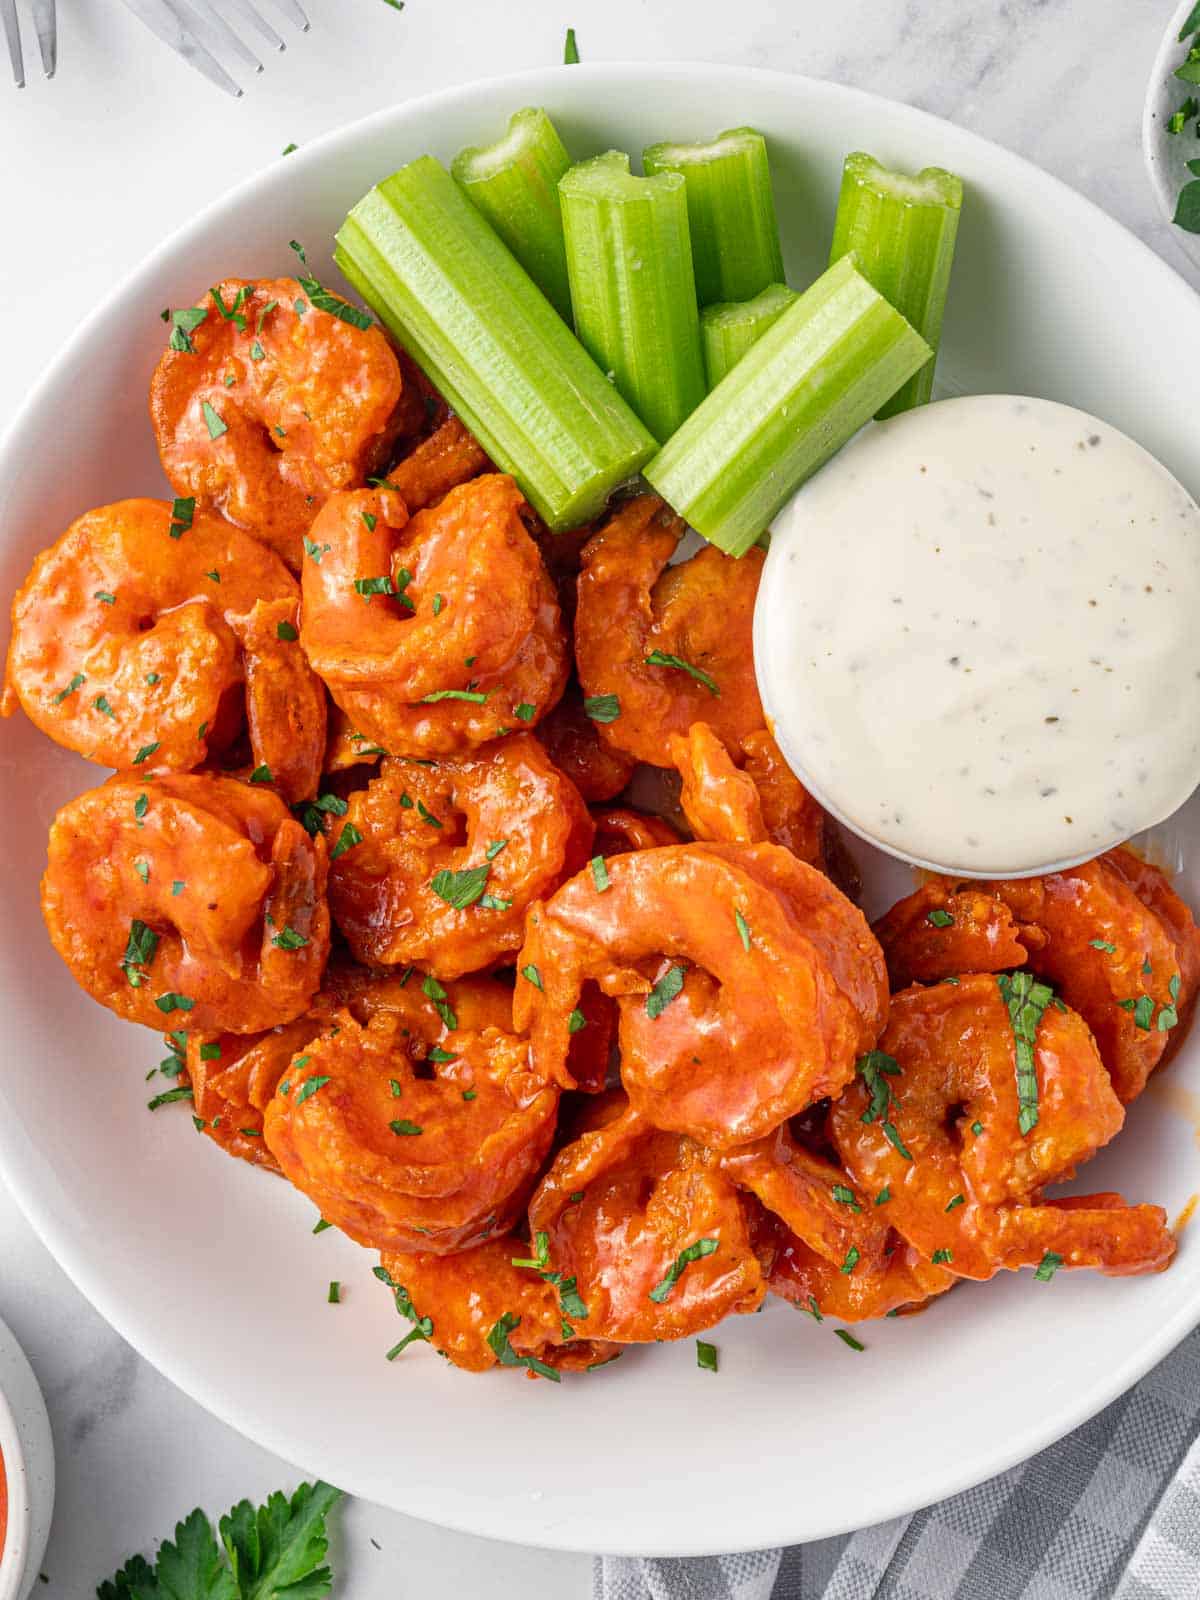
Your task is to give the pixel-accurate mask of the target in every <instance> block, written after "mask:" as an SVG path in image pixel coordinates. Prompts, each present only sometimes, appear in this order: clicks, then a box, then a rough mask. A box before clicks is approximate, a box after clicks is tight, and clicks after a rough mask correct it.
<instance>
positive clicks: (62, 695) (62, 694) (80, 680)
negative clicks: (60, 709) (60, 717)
mask: <svg viewBox="0 0 1200 1600" xmlns="http://www.w3.org/2000/svg"><path fill="white" fill-rule="evenodd" d="M86 682H87V679H86V678H85V677H84V675H83V673H82V672H77V673H76V674H75V676H74V677H73V678H72V679H71V681H70V683H69V684H67V686H66V688H65V689H60V690H59V691H58V693H57V694H56V695H55V696H54V704H55V705H56V706H60V705H62V703H63V701H64V700H65V699H66V698H67V696H68V695H69V694H74V693H75V691H76V689H82V688H83V686H84V684H85V683H86Z"/></svg>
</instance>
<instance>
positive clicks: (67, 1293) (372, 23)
mask: <svg viewBox="0 0 1200 1600" xmlns="http://www.w3.org/2000/svg"><path fill="white" fill-rule="evenodd" d="M306 3H307V8H308V11H309V15H310V16H311V18H312V20H313V28H312V32H311V34H309V35H308V36H307V37H306V38H302V39H301V38H296V39H294V40H293V42H292V48H290V49H289V50H288V52H287V54H286V55H284V56H280V57H272V58H271V59H270V61H269V62H268V66H267V71H266V72H265V73H264V74H263V76H261V77H259V78H257V79H255V80H254V81H253V82H252V83H251V84H250V87H249V91H248V93H247V94H246V95H245V97H244V98H243V99H242V100H240V101H237V102H234V101H232V100H229V99H227V98H226V97H225V96H223V95H221V94H220V93H219V92H218V91H216V90H215V89H212V88H210V87H209V85H208V84H206V83H205V82H204V81H203V80H202V79H201V78H200V77H199V76H198V75H197V74H195V73H193V72H191V71H189V70H188V69H187V68H186V67H185V66H184V65H183V64H182V63H181V62H179V61H178V60H177V58H176V57H174V56H173V55H171V54H170V53H169V52H168V51H167V50H166V49H165V48H164V47H162V46H161V45H159V44H158V43H157V41H155V40H154V39H153V38H152V37H151V35H150V34H149V33H147V32H146V31H145V29H143V28H142V27H141V26H140V24H139V23H137V22H136V21H135V19H134V18H133V17H132V16H131V15H130V13H129V12H127V11H126V10H124V9H123V8H122V7H121V6H119V5H116V4H115V3H114V0H68V3H67V4H65V5H60V7H59V11H60V45H59V59H60V69H59V73H58V77H57V78H56V80H55V81H54V82H53V83H49V84H48V83H45V82H43V81H42V80H41V79H40V77H39V76H37V75H36V73H35V72H33V71H31V72H30V83H29V87H28V88H27V89H25V90H24V91H23V92H22V93H17V92H15V91H14V90H12V89H11V88H10V87H9V85H8V83H7V81H6V75H5V73H4V71H3V70H2V69H0V150H3V152H4V161H3V169H4V170H3V176H2V177H0V198H2V201H3V208H4V214H5V216H6V217H8V218H9V237H8V241H7V245H8V247H7V249H6V250H5V251H4V252H3V254H2V255H0V307H3V313H2V315H3V327H4V355H3V361H2V362H0V427H3V426H6V425H7V423H8V421H9V419H10V418H11V416H12V415H13V413H14V411H15V409H16V407H17V405H18V404H19V403H20V401H21V399H22V398H23V396H24V394H25V392H26V390H27V388H28V387H29V385H30V384H31V383H32V382H33V380H34V379H35V378H36V377H37V376H38V374H39V372H40V370H41V368H42V366H43V365H44V363H45V361H46V359H47V357H48V356H49V355H50V354H52V353H53V352H54V350H55V348H56V347H57V346H58V344H59V343H60V342H61V340H62V339H63V338H65V337H66V335H67V334H68V333H69V332H70V330H71V328H72V326H73V325H74V323H75V322H76V321H77V320H78V318H79V317H80V316H81V315H82V314H83V313H84V312H85V311H86V310H87V309H88V308H89V307H90V306H91V304H92V303H93V302H94V300H95V299H96V298H97V297H98V296H100V295H103V294H104V293H106V292H107V290H108V288H109V286H110V285H111V284H112V283H113V282H114V281H116V280H118V279H119V278H120V277H121V276H122V275H123V274H124V273H125V272H126V271H128V270H129V269H130V268H131V267H132V266H133V265H134V264H135V263H136V262H138V260H139V259H140V258H141V257H142V255H143V254H144V253H145V252H146V251H147V250H148V249H149V248H150V247H151V246H152V245H153V244H155V243H156V242H157V241H158V240H159V239H160V238H161V237H162V236H163V235H164V234H165V233H167V232H169V231H170V230H171V229H173V228H175V227H176V226H177V225H179V224H180V223H182V222H183V221H185V220H186V219H187V218H188V217H190V216H191V215H193V214H194V213H195V212H196V211H197V210H198V209H199V208H200V207H201V206H203V205H204V204H205V203H207V202H208V201H209V200H210V199H213V198H215V197H216V196H218V195H219V194H220V193H222V191H224V190H225V189H226V188H227V187H228V186H229V185H230V184H232V183H234V182H236V181H237V180H239V179H240V178H242V177H244V176H246V175H247V174H249V173H251V172H253V171H255V170H256V169H257V168H259V167H261V166H262V165H263V164H265V163H267V162H269V161H273V160H276V159H278V158H279V155H280V152H281V151H282V149H283V146H284V145H285V144H287V143H289V142H291V141H294V142H296V143H303V142H304V141H305V140H306V139H311V138H313V137H315V136H316V135H317V134H320V133H323V132H325V131H326V130H328V129H330V128H333V127H336V126H338V125H340V124H342V123H344V122H347V121H350V120H352V119H354V118H356V117H359V116H361V115H363V114H365V113H367V112H369V111H373V110H375V109H377V108H379V107H381V106H384V105H388V104H392V103H394V102H396V101H398V100H402V99H406V98H409V97H411V96H413V95H417V94H420V93H423V92H426V91H428V90H430V89H435V88H439V87H442V86H444V85H448V84H452V83H459V82H465V81H468V80H470V79H472V78H475V77H480V76H483V75H490V74H494V73H502V72H508V71H516V70H518V69H520V68H524V67H529V66H534V65H538V64H541V63H544V62H552V61H557V60H558V59H560V56H561V50H562V40H563V33H564V28H565V26H566V24H568V23H570V24H572V25H573V26H574V27H575V29H576V31H577V34H578V38H579V46H580V51H581V54H582V55H583V56H584V57H585V58H586V59H588V60H593V61H600V60H619V59H642V60H666V59H681V58H690V59H697V60H709V61H729V62H737V63H743V64H747V65H753V66H769V67H774V68H781V69H784V70H790V71H795V72H804V73H808V74H811V75H813V76H816V77H825V78H833V79H837V80H839V81H841V82H844V83H850V84H855V85H857V86H859V87H861V88H865V89H870V90H874V91H876V92H877V93H880V94H884V95H889V96H891V97H893V98H896V99H900V100H907V101H909V102H911V103H912V104H914V105H917V106H921V107H923V108H924V109H926V110H928V111H932V112H936V113H937V114H939V115H941V116H944V117H948V118H950V119H952V120H953V121H955V122H958V123H961V124H962V125H964V126H965V127H969V128H971V129H974V130H975V131H977V132H978V133H981V134H984V135H986V136H987V137H989V138H992V139H995V140H998V141H999V142H1000V143H1002V144H1005V145H1007V146H1009V147H1010V148H1012V149H1014V150H1018V151H1020V152H1021V153H1022V154H1023V155H1026V156H1028V157H1030V158H1031V159H1032V160H1034V161H1037V162H1038V163H1039V164H1040V165H1042V166H1044V167H1046V168H1048V169H1049V170H1050V171H1052V172H1054V173H1055V174H1057V175H1058V176H1059V177H1061V178H1063V179H1065V180H1066V181H1067V182H1068V183H1070V184H1073V185H1074V186H1075V187H1076V188H1078V189H1081V190H1083V191H1084V193H1086V194H1088V195H1089V196H1090V197H1091V198H1092V199H1094V200H1096V201H1097V202H1099V204H1100V205H1102V206H1103V207H1104V208H1105V209H1106V210H1107V211H1109V212H1111V213H1112V214H1113V215H1114V216H1116V217H1117V218H1119V219H1120V220H1121V221H1122V222H1124V223H1125V224H1126V225H1127V226H1128V227H1130V228H1132V229H1133V230H1134V231H1135V232H1136V233H1138V234H1139V235H1141V237H1142V238H1144V239H1145V240H1147V241H1148V242H1149V243H1150V244H1151V245H1153V246H1154V247H1155V248H1156V249H1159V250H1160V251H1162V253H1163V254H1164V255H1165V256H1166V257H1167V259H1168V260H1169V261H1170V262H1171V263H1172V265H1174V266H1176V267H1178V268H1179V269H1180V270H1181V271H1183V272H1184V273H1185V275H1186V276H1188V277H1189V279H1190V281H1191V282H1192V283H1193V285H1195V286H1197V287H1200V271H1197V270H1196V269H1194V268H1191V267H1189V266H1188V264H1187V262H1186V260H1185V258H1184V257H1183V255H1182V253H1181V251H1180V250H1179V249H1178V246H1177V245H1176V243H1175V241H1174V239H1173V238H1172V237H1171V230H1170V228H1169V227H1168V226H1167V225H1166V224H1164V223H1162V222H1161V221H1160V220H1159V219H1158V215H1157V212H1156V210H1155V205H1154V200H1153V196H1152V195H1151V192H1150V188H1149V185H1148V183H1147V180H1146V177H1145V174H1144V172H1143V168H1142V161H1141V152H1140V149H1139V144H1138V126H1139V119H1140V113H1141V105H1142V97H1143V94H1144V90H1145V85H1146V79H1147V75H1148V73H1149V71H1150V66H1151V63H1152V61H1153V58H1154V54H1155V50H1156V48H1157V45H1158V42H1159V38H1160V36H1161V34H1162V31H1163V29H1164V28H1165V26H1166V24H1167V21H1168V19H1169V17H1170V14H1171V10H1172V4H1171V0H1099V3H1094V4H1090V5H1089V4H1085V3H1084V0H1005V3H1003V4H1001V5H997V4H995V3H994V0H837V3H836V4H830V3H825V4H817V3H816V0H739V3H738V4H737V5H736V6H733V7H731V6H730V5H729V4H728V3H725V0H570V5H569V6H560V5H558V4H554V5H548V4H547V3H546V0H509V3H508V4H506V5H503V6H499V5H493V4H490V3H486V0H408V3H407V6H406V8H405V9H404V10H403V11H401V12H398V11H396V10H395V9H393V8H392V7H391V6H388V5H385V4H384V3H383V0H306ZM18 9H20V0H18ZM264 9H267V10H269V9H270V7H269V5H268V6H265V7H264ZM468 24H469V25H468ZM752 116H753V109H752V108H748V112H747V117H748V120H750V119H752ZM863 142H864V144H865V145H866V146H867V147H868V148H869V147H870V130H869V129H864V131H863ZM931 158H932V159H936V152H932V153H931ZM233 265H234V267H235V268H236V267H237V266H238V265H239V264H238V263H236V262H235V263H234V264H233ZM241 266H242V268H243V269H247V270H252V265H251V264H249V263H243V264H241ZM56 532H57V530H52V529H48V530H46V534H47V539H49V538H50V537H52V536H53V534H54V533H56ZM20 914H26V912H25V911H24V910H22V911H21V912H20ZM54 1069H55V1068H54V1063H48V1064H47V1070H48V1071H52V1070H54ZM0 1317H3V1318H4V1319H5V1320H6V1321H7V1322H8V1323H9V1324H10V1325H11V1326H12V1328H13V1330H14V1332H15V1333H16V1334H17V1336H18V1338H19V1339H20V1340H21V1342H22V1343H23V1344H24V1346H25V1349H26V1351H27V1353H28V1355H29V1357H30V1360H31V1361H32V1363H33V1365H34V1368H35V1369H36V1371H37V1373H38V1375H39V1377H40V1379H41V1382H42V1386H43V1388H44V1390H45V1394H46V1400H47V1404H48V1406H49V1410H50V1416H51V1420H52V1423H53V1427H54V1435H55V1443H56V1447H57V1453H58V1473H59V1494H58V1504H57V1508H56V1513H55V1520H54V1527H53V1531H52V1533H51V1539H50V1547H49V1550H48V1552H47V1555H46V1559H45V1563H44V1567H45V1572H46V1576H47V1578H48V1580H49V1581H48V1583H47V1584H46V1585H45V1586H44V1587H39V1589H38V1594H39V1595H45V1596H46V1597H47V1600H55V1597H62V1600H75V1597H78V1596H84V1595H88V1594H91V1593H92V1592H93V1591H94V1588H95V1585H96V1583H97V1582H98V1581H100V1580H101V1579H103V1578H105V1577H107V1576H108V1575H110V1574H111V1573H112V1571H113V1570H114V1569H115V1567H116V1566H117V1565H118V1564H119V1563H120V1561H121V1560H122V1559H123V1558H124V1557H125V1556H126V1555H127V1554H129V1553H130V1552H132V1551H134V1550H145V1551H150V1550H152V1549H153V1547H154V1545H155V1541H156V1540H157V1539H158V1538H160V1537H161V1536H162V1535H163V1534H164V1533H166V1532H168V1531H169V1530H170V1528H171V1527H172V1526H173V1524H174V1522H175V1520H176V1519H177V1517H179V1516H181V1515H184V1514H186V1513H187V1512H188V1511H190V1510H191V1508H192V1507H193V1506H195V1505H197V1504H199V1505H203V1506H204V1507H205V1508H206V1509H207V1510H208V1511H209V1512H210V1513H213V1514H218V1513H220V1512H222V1511H224V1510H226V1509H227V1508H228V1506H229V1505H231V1504H232V1503H233V1502H234V1501H235V1500H238V1499H240V1498H242V1497H243V1496H246V1495H249V1496H251V1497H261V1496H263V1495H265V1494H266V1493H267V1492H268V1491H270V1490H272V1489H274V1488H277V1487H283V1486H285V1485H291V1484H292V1483H293V1482H295V1481H296V1478H297V1474H296V1471H295V1469H294V1468H292V1467H290V1466H289V1465H287V1464H285V1463H283V1462H281V1461H279V1460H278V1459H276V1458H275V1457H273V1456H271V1455H269V1454H267V1453H266V1452H265V1451H263V1450H260V1449H258V1448H257V1447H256V1446H254V1445H253V1444H250V1443H249V1442H248V1441H246V1440H245V1439H243V1438H241V1437H240V1436H239V1435H237V1434H235V1433H233V1432H232V1431H230V1430H229V1429H228V1428H226V1427H225V1426H223V1425H222V1424H221V1423H219V1422H217V1421H215V1420H214V1419H213V1418H212V1417H210V1416H209V1415H208V1414H207V1413H206V1412H204V1411H202V1410H201V1409H200V1408H199V1407H198V1406H196V1405H194V1404H193V1403H192V1402H191V1401H190V1400H188V1399H186V1398H185V1397H184V1396H183V1395H182V1394H181V1393H179V1391H177V1390H176V1389H174V1388H173V1387H172V1386H171V1385H170V1384H169V1383H168V1382H167V1381H166V1380H165V1379H164V1378H162V1377H160V1376H159V1375H158V1374H157V1373H156V1372H155V1371H154V1370H153V1369H152V1368H150V1367H149V1366H148V1365H147V1364H146V1363H145V1362H143V1361H142V1360H141V1359H140V1358H139V1357H138V1356H137V1355H135V1354H134V1352H133V1351H132V1350H131V1349H130V1348H129V1347H128V1346H127V1345H126V1344H125V1343H124V1342H123V1340H121V1339H120V1338H119V1337H118V1336H117V1335H116V1334H115V1333H113V1332H112V1331H111V1330H110V1329H109V1328H108V1327H107V1326H106V1324H105V1323H104V1322H103V1321H102V1320H101V1319H100V1317H99V1316H97V1314H96V1313H95V1312H93V1311H92V1310H91V1308H90V1307H89V1306H88V1305H87V1304H86V1303H85V1301H84V1300H83V1299H82V1298H81V1296H80V1295H79V1294H78V1293H77V1292H76V1290H75V1289H74V1288H73V1286H72V1285H71V1283H70V1282H69V1281H68V1280H67V1279H66V1277H65V1276H64V1275H63V1274H62V1272H61V1271H60V1270H59V1268H58V1267H57V1266H56V1264H55V1263H54V1261H53V1260H52V1259H51V1258H50V1256H49V1254H48V1253H47V1252H46V1250H45V1249H44V1248H43V1246H42V1245H41V1244H40V1242H39V1241H38V1240H37V1239H36V1238H35V1236H34V1235H33V1233H32V1231H31V1230H30V1228H29V1227H28V1225H27V1224H26V1223H25V1221H24V1219H23V1218H22V1216H21V1215H20V1213H19V1211H18V1210H17V1208H16V1206H15V1204H14V1203H13V1201H12V1199H11V1197H10V1196H9V1194H8V1193H7V1191H6V1190H5V1189H4V1187H3V1184H2V1182H0ZM333 1557H334V1561H335V1565H336V1570H337V1571H338V1573H339V1582H338V1584H337V1592H338V1594H339V1595H340V1596H345V1597H348V1600H384V1597H385V1596H386V1597H387V1600H398V1597H403V1596H407V1595H413V1596H416V1595H420V1596H422V1597H423V1600H450V1597H452V1596H453V1597H459V1596H473V1595H478V1594H485V1593H486V1594H487V1595H489V1596H490V1597H491V1600H516V1597H518V1596H520V1597H522V1600H530V1597H543V1596H545V1597H554V1600H584V1597H585V1596H586V1595H588V1594H589V1593H590V1563H589V1560H588V1558H587V1557H586V1556H583V1555H579V1556H573V1555H561V1554H553V1553H548V1552H542V1551H535V1550H526V1549H520V1548H517V1547H515V1546H504V1545H495V1544H491V1543H488V1542H486V1541H484V1540H479V1539H473V1538H470V1537H466V1536H464V1535H461V1534H449V1533H445V1532H443V1531H441V1530H439V1529H437V1528H433V1527H430V1526H428V1525H425V1524H422V1523H418V1522H414V1521H412V1520H411V1519H408V1518H405V1517H401V1516H399V1515H397V1514H395V1513H393V1512H388V1511H382V1510H380V1509H378V1508H376V1507H372V1506H370V1505H367V1504H365V1503H354V1504H351V1505H349V1506H347V1507H346V1508H345V1511H344V1513H343V1514H342V1515H341V1517H340V1519H339V1527H338V1533H337V1536H336V1541H335V1548H334V1551H333Z"/></svg>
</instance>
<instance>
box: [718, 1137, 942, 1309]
mask: <svg viewBox="0 0 1200 1600" xmlns="http://www.w3.org/2000/svg"><path fill="white" fill-rule="evenodd" d="M721 1167H722V1170H723V1171H724V1172H725V1173H726V1174H727V1175H728V1176H729V1177H730V1178H731V1179H732V1180H733V1181H734V1183H736V1184H737V1185H738V1187H739V1188H741V1189H744V1190H746V1191H748V1192H749V1193H750V1194H753V1195H754V1196H755V1198H756V1199H757V1200H758V1201H759V1203H760V1205H761V1207H762V1212H761V1214H760V1215H759V1216H758V1217H757V1218H756V1221H755V1224H754V1247H755V1250H756V1251H757V1252H758V1255H759V1259H760V1260H761V1261H762V1263H763V1266H764V1269H765V1271H766V1274H767V1287H768V1288H769V1289H770V1290H771V1292H772V1293H773V1294H778V1295H780V1296H781V1297H782V1298H783V1299H785V1300H790V1301H792V1302H793V1303H794V1304H796V1305H799V1306H800V1307H801V1308H802V1309H803V1310H806V1311H808V1312H809V1313H810V1314H811V1315H813V1316H821V1315H825V1316H833V1317H840V1318H841V1319H842V1321H844V1322H862V1321H866V1320H867V1319H868V1318H870V1317H882V1316H885V1315H886V1314H887V1312H889V1311H892V1310H894V1309H896V1308H897V1307H898V1306H902V1305H910V1304H913V1303H914V1302H918V1301H921V1300H925V1299H927V1298H928V1297H929V1296H931V1295H934V1294H939V1293H941V1292H942V1291H943V1290H945V1289H948V1288H949V1287H950V1286H951V1284H952V1283H953V1282H954V1276H953V1274H952V1273H950V1272H948V1271H947V1270H946V1268H945V1267H937V1266H932V1265H931V1264H930V1263H929V1262H927V1261H922V1260H921V1258H920V1257H919V1256H918V1254H917V1252H916V1251H915V1250H910V1249H909V1247H908V1246H907V1245H905V1243H904V1241H903V1240H902V1239H900V1237H899V1235H898V1234H897V1233H896V1232H895V1231H894V1229H893V1228H892V1227H891V1226H890V1225H889V1223H888V1220H887V1215H886V1211H885V1210H884V1209H883V1207H885V1206H886V1203H887V1200H888V1195H887V1194H886V1193H885V1192H883V1191H881V1193H882V1196H883V1198H882V1200H880V1198H879V1196H878V1195H874V1196H872V1195H868V1194H864V1193H861V1192H860V1191H859V1190H857V1189H856V1188H855V1187H854V1184H853V1180H852V1179H851V1178H850V1177H849V1176H848V1175H847V1173H846V1172H845V1171H844V1170H843V1169H842V1168H841V1167H839V1166H836V1165H835V1164H834V1163H833V1162H831V1161H827V1160H825V1159H824V1157H822V1156H820V1155H817V1154H815V1153H813V1152H811V1151H809V1150H806V1149H805V1148H804V1146H803V1145H800V1144H798V1143H797V1142H796V1140H794V1139H793V1138H792V1137H791V1135H790V1134H789V1132H788V1131H787V1128H786V1127H782V1128H778V1129H776V1131H775V1132H774V1133H773V1134H770V1135H769V1136H768V1137H767V1138H765V1139H759V1140H756V1141H755V1143H754V1144H750V1145H745V1146H743V1147H742V1148H741V1149H738V1150H733V1151H731V1152H729V1153H728V1154H727V1155H726V1156H724V1157H723V1158H722V1161H721Z"/></svg>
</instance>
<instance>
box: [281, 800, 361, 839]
mask: <svg viewBox="0 0 1200 1600" xmlns="http://www.w3.org/2000/svg"><path fill="white" fill-rule="evenodd" d="M349 809H350V807H349V805H348V803H347V802H346V801H345V800H343V799H342V797H341V795H339V794H321V795H318V796H317V798H316V799H315V800H304V801H302V802H301V803H300V804H299V805H298V806H295V807H293V810H294V811H295V814H296V816H297V817H298V818H299V819H300V825H301V826H302V827H303V828H304V830H305V832H306V833H311V834H312V836H313V838H314V839H315V838H316V836H317V834H318V833H324V831H325V817H326V815H329V816H334V817H344V816H345V815H346V813H347V811H349Z"/></svg>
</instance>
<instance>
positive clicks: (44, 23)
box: [30, 0, 58, 78]
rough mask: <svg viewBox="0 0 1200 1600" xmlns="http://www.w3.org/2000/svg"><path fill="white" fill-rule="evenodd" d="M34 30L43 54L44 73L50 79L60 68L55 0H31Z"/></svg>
mask: <svg viewBox="0 0 1200 1600" xmlns="http://www.w3.org/2000/svg"><path fill="white" fill-rule="evenodd" d="M30 10H31V11H32V12H33V28H34V32H35V33H36V34H37V39H38V49H39V50H40V51H41V53H42V71H43V72H44V73H45V74H46V76H47V77H48V78H52V77H53V76H54V70H55V68H56V67H57V66H58V30H57V28H56V27H55V22H54V0H30Z"/></svg>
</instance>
